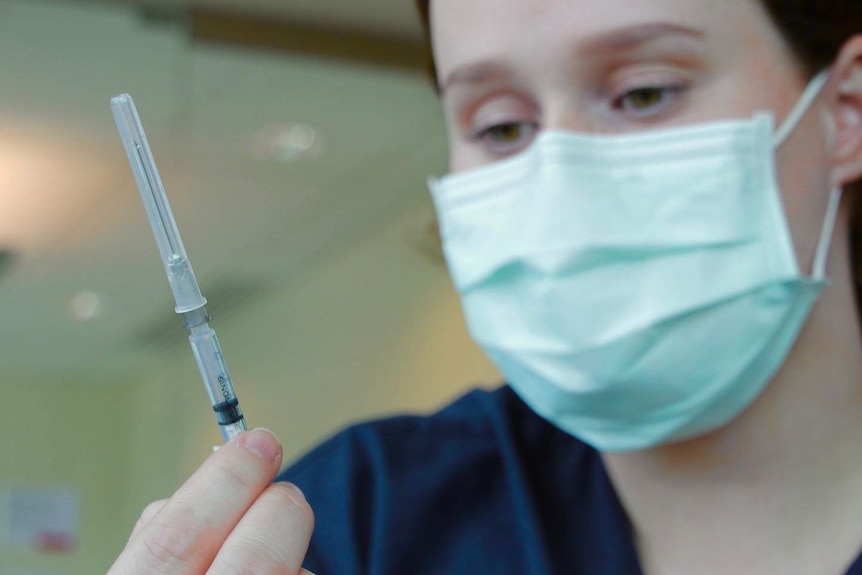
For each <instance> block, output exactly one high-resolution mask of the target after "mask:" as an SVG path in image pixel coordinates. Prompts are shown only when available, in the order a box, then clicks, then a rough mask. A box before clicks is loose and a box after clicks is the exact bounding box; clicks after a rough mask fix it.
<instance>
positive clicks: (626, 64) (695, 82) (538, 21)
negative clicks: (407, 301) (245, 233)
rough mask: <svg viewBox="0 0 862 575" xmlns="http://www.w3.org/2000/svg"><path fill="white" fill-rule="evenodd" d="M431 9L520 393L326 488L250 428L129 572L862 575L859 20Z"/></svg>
mask: <svg viewBox="0 0 862 575" xmlns="http://www.w3.org/2000/svg"><path fill="white" fill-rule="evenodd" d="M420 4H421V7H422V9H423V11H424V14H425V15H426V16H428V18H427V20H426V21H427V22H429V23H430V31H431V37H432V40H433V47H434V56H435V71H436V77H437V79H438V87H439V91H440V94H441V98H442V101H443V106H444V110H445V116H446V121H447V125H448V129H449V143H450V150H451V155H450V169H451V172H452V175H450V176H447V177H446V178H444V179H442V180H440V181H437V182H433V183H432V194H433V196H434V199H435V202H436V204H437V208H438V214H439V216H440V220H441V230H442V235H443V238H444V248H445V249H446V253H447V258H448V262H449V266H450V270H451V272H452V275H453V279H454V282H455V285H456V287H457V288H458V290H459V292H460V293H461V296H462V300H463V304H464V309H465V313H466V316H467V319H468V323H469V325H470V329H471V333H472V334H473V336H474V337H475V339H476V340H477V341H478V342H479V343H480V345H482V346H483V348H484V349H485V350H486V352H487V353H488V354H489V355H490V356H491V357H492V358H493V359H494V360H495V362H496V363H497V364H498V365H499V366H500V368H501V370H502V371H503V372H504V373H505V374H506V376H507V378H508V380H509V381H510V382H511V386H512V387H504V388H502V389H500V390H498V391H496V392H493V393H483V392H474V393H472V394H470V395H468V396H466V397H465V398H462V399H461V400H459V401H458V402H456V403H455V404H453V405H452V406H450V407H448V408H446V409H445V410H443V411H442V412H440V413H438V414H436V415H434V416H431V417H427V418H396V419H392V420H388V421H383V422H375V423H370V424H365V425H361V426H358V427H356V428H353V429H351V430H349V431H347V432H345V433H343V434H341V435H339V436H337V437H336V438H334V439H333V440H331V441H330V442H328V443H327V444H325V445H324V446H322V447H320V448H318V449H317V450H315V451H313V452H312V453H311V454H310V455H308V456H307V457H306V458H304V459H303V460H302V461H300V462H299V463H297V464H296V465H295V466H293V467H292V468H291V469H289V470H288V471H287V472H286V473H285V474H284V475H282V476H281V479H285V480H290V481H292V482H294V483H296V484H298V485H300V486H301V488H302V489H303V490H304V491H305V492H306V496H305V497H303V496H302V495H301V494H300V492H299V491H298V490H297V489H296V488H294V487H291V486H288V484H286V483H276V484H272V485H270V481H271V479H272V477H273V476H274V475H275V473H276V471H277V469H278V465H279V463H280V457H281V456H280V453H281V451H280V449H279V447H278V444H277V442H276V441H275V439H274V438H273V437H272V436H271V435H269V434H268V433H267V432H265V431H256V432H252V433H249V434H246V435H244V436H242V437H241V438H240V439H239V440H237V441H235V442H234V443H231V444H228V445H227V446H225V447H224V448H223V449H222V450H221V451H219V452H218V453H217V454H215V455H213V456H212V458H210V460H209V461H207V462H206V463H205V464H204V465H203V467H202V468H201V469H200V470H199V472H198V473H197V474H196V475H195V476H194V477H192V478H191V479H190V480H189V482H188V483H187V484H186V485H184V486H183V487H182V488H181V489H180V490H179V491H178V492H177V494H175V495H174V497H173V498H171V499H170V500H169V501H167V502H161V503H157V504H154V505H152V506H151V507H150V508H149V509H148V510H147V511H146V512H145V513H144V515H143V516H142V518H141V520H140V522H139V525H138V527H137V528H136V530H135V533H134V534H133V535H132V537H131V539H130V541H129V543H128V545H127V547H126V549H125V550H124V552H123V554H122V555H121V556H120V558H119V559H118V560H117V562H116V563H115V565H114V567H113V568H112V570H111V571H110V575H121V574H123V575H131V574H135V575H137V574H144V573H146V574H148V575H150V574H153V573H158V574H171V575H174V574H181V573H182V574H203V573H214V574H215V573H256V574H260V573H296V572H299V570H300V565H301V564H302V563H303V561H305V565H306V566H307V567H308V568H309V569H312V570H316V571H318V572H319V573H321V574H322V573H339V574H349V573H407V572H410V573H483V574H490V573H495V574H496V573H519V574H523V573H567V574H584V575H606V574H616V575H634V574H637V573H644V574H647V575H675V574H686V575H689V574H704V575H709V574H713V573H715V574H727V573H734V574H749V575H759V574H770V575H771V574H774V573H782V574H784V575H787V574H790V575H794V574H800V575H802V574H805V575H811V574H824V575H827V574H828V575H832V574H835V575H838V574H843V573H847V574H849V575H859V574H862V558H860V557H858V556H859V554H860V549H862V519H860V518H862V449H860V448H859V445H860V441H859V440H860V439H862V392H860V390H862V387H860V386H862V340H860V333H859V319H858V316H857V313H856V307H855V299H854V298H855V293H854V277H853V276H854V274H853V269H854V266H853V265H852V262H851V252H852V250H851V249H850V242H849V237H850V230H851V221H852V219H853V218H852V217H851V216H852V214H851V213H852V211H853V203H854V202H855V200H856V198H855V192H854V191H853V184H854V182H857V181H858V180H859V179H860V177H862V4H860V3H858V2H856V1H855V0H796V1H790V0H726V1H725V2H714V1H713V0H638V1H637V2H632V1H631V0H602V1H598V0H507V1H506V2H503V3H501V2H498V1H496V0H434V1H433V2H431V5H430V10H429V6H428V2H427V0H426V1H425V2H424V3H420ZM429 12H430V13H429ZM826 278H828V281H826ZM513 390H514V391H513ZM537 413H540V414H541V416H542V417H540V416H539V415H537ZM308 502H310V506H311V507H312V508H314V509H315V512H316V516H317V527H316V529H315V535H314V538H313V539H312V541H311V546H310V548H309V549H308V552H307V555H306V547H307V545H308V543H309V539H310V534H311V531H312V518H311V511H310V507H309V503H308ZM208 569H209V570H208Z"/></svg>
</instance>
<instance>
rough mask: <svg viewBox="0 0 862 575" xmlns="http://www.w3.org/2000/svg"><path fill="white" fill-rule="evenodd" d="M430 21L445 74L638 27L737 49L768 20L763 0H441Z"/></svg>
mask: <svg viewBox="0 0 862 575" xmlns="http://www.w3.org/2000/svg"><path fill="white" fill-rule="evenodd" d="M431 19H432V34H433V42H434V52H435V58H436V60H437V65H438V71H439V72H440V76H441V79H442V78H444V77H445V76H446V75H447V74H449V73H450V72H451V71H452V70H453V69H455V68H458V67H462V66H465V65H467V64H470V63H471V62H473V61H482V60H504V61H505V60H506V59H510V58H517V59H525V60H527V63H529V60H531V59H540V58H542V57H543V55H546V53H555V52H556V53H558V52H559V51H565V52H566V53H572V54H575V53H578V54H581V55H583V54H584V53H585V52H587V53H588V52H590V51H592V52H597V51H601V50H602V49H604V48H608V47H612V46H613V44H614V41H615V40H617V41H621V42H625V41H628V40H629V39H630V37H631V36H632V35H634V36H637V34H638V32H637V30H638V29H639V30H641V31H650V30H652V31H654V30H657V29H660V28H662V27H663V28H665V29H668V30H673V29H678V30H690V31H692V32H693V33H695V34H700V35H702V36H704V37H706V38H708V39H709V41H710V43H711V44H712V45H713V46H714V47H715V49H717V50H720V49H722V47H725V48H731V47H735V48H738V47H739V45H740V43H744V42H746V37H747V36H751V35H752V34H760V35H761V36H762V32H763V27H764V26H765V25H767V24H768V16H767V15H766V12H765V10H763V8H762V6H761V3H760V2H758V1H757V0H721V1H716V0H506V1H505V2H500V1H499V0H434V1H433V2H431ZM627 32H628V36H629V37H627Z"/></svg>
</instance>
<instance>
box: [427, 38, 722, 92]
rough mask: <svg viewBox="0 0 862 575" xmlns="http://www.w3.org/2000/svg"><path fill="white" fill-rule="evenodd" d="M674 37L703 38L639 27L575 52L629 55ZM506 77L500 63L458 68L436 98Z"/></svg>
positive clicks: (584, 44) (586, 42)
mask: <svg viewBox="0 0 862 575" xmlns="http://www.w3.org/2000/svg"><path fill="white" fill-rule="evenodd" d="M675 36H677V37H678V36H682V37H685V38H691V39H695V40H702V39H703V38H704V37H705V36H706V34H705V33H704V32H703V31H701V30H697V29H695V28H689V27H687V26H681V25H679V24H668V23H655V24H643V25H639V26H634V27H631V28H623V29H621V30H615V31H613V32H606V33H602V34H598V35H596V36H593V37H590V38H587V39H586V40H584V41H582V42H579V43H578V46H577V48H576V52H577V53H578V54H579V55H580V56H581V57H585V58H586V57H596V56H597V55H602V54H608V53H619V52H630V51H632V50H636V49H638V48H641V47H643V46H644V45H645V44H649V43H650V42H655V41H657V40H661V39H664V38H667V37H675ZM510 74H511V70H510V69H509V68H508V67H507V66H505V65H503V64H502V63H500V62H496V61H494V60H483V61H480V62H474V63H471V64H467V65H465V66H461V67H458V68H456V69H454V70H453V71H452V72H451V73H450V74H449V75H448V76H446V78H445V79H444V81H443V82H442V83H441V84H440V94H441V95H442V94H445V93H446V91H447V90H448V89H449V88H451V87H452V86H453V85H455V84H468V85H470V84H482V83H486V82H491V81H494V80H499V79H501V78H505V77H507V76H508V75H510Z"/></svg>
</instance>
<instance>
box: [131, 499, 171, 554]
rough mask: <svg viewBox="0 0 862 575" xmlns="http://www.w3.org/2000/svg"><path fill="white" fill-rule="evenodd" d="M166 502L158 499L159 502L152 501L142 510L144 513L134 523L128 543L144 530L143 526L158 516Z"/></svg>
mask: <svg viewBox="0 0 862 575" xmlns="http://www.w3.org/2000/svg"><path fill="white" fill-rule="evenodd" d="M167 502H168V500H167V499H160V500H159V501H153V502H152V503H150V504H149V505H147V507H146V508H145V509H144V512H143V513H141V517H140V519H138V522H137V523H135V528H134V529H132V534H131V535H129V541H131V540H132V539H134V538H135V536H136V535H137V534H138V533H140V532H141V529H143V528H144V526H145V525H148V524H149V523H150V521H152V520H153V517H155V516H156V515H158V513H159V511H161V510H162V507H164V506H165V504H166V503H167ZM127 545H128V544H127Z"/></svg>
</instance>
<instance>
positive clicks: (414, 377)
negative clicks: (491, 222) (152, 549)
mask: <svg viewBox="0 0 862 575" xmlns="http://www.w3.org/2000/svg"><path fill="white" fill-rule="evenodd" d="M415 222H416V220H415V219H414V218H407V219H405V220H404V221H403V222H402V223H400V224H398V225H395V226H392V227H390V228H388V229H385V230H381V231H380V232H379V233H377V234H375V236H374V237H373V238H370V239H369V240H368V241H366V242H363V243H361V244H359V245H356V246H354V247H352V248H351V249H350V250H349V251H347V252H345V253H342V254H340V255H339V256H338V257H335V258H332V259H330V260H329V261H327V262H325V263H324V264H322V265H320V266H319V267H318V268H317V269H316V270H314V272H313V273H312V274H310V275H309V276H308V277H306V278H305V279H303V280H302V281H298V282H297V283H296V284H295V285H293V286H292V287H291V289H289V290H285V291H284V293H282V294H280V295H279V296H278V297H276V298H273V299H269V300H268V301H267V304H266V306H260V307H256V306H252V307H248V308H246V309H244V310H242V312H241V313H239V314H237V316H236V317H234V318H229V319H228V320H226V321H218V319H217V318H216V319H215V320H214V321H213V327H215V328H216V329H217V331H218V333H219V337H220V339H221V341H222V345H223V347H224V350H225V354H226V358H227V361H228V364H229V366H230V368H231V371H232V373H233V377H234V379H235V382H236V387H237V392H238V395H239V397H240V400H241V401H242V404H243V407H244V409H245V411H246V415H247V417H248V420H249V422H250V424H251V425H253V426H265V427H269V428H271V429H272V430H274V431H275V432H276V433H277V434H278V435H279V436H280V437H281V438H282V440H283V441H284V444H285V452H286V460H287V461H289V460H291V459H293V458H295V457H296V456H298V455H299V454H300V453H302V452H304V451H305V450H307V449H308V448H310V447H311V446H312V445H313V444H315V443H317V442H318V441H320V440H321V439H323V438H325V437H326V436H328V435H330V434H331V433H333V432H335V431H336V430H337V429H339V428H341V427H342V426H344V425H346V424H348V423H350V422H353V421H356V420H359V419H364V418H368V417H375V416H379V415H383V414H388V413H392V412H400V411H404V410H409V411H425V410H431V409H434V408H436V407H438V406H439V405H441V404H443V403H445V402H447V401H449V400H450V399H451V398H453V397H455V396H457V395H459V394H461V393H463V392H464V391H465V390H466V389H467V388H469V387H472V386H474V385H476V384H479V383H484V384H493V383H494V382H496V381H497V380H498V378H497V375H496V372H495V370H494V368H493V367H492V366H491V365H490V364H489V363H488V362H487V361H486V360H485V359H484V357H483V356H482V355H481V354H480V353H479V352H478V351H477V350H476V348H475V347H474V346H473V345H472V343H471V342H470V341H469V338H468V336H467V334H466V330H465V328H464V325H463V321H462V319H461V314H460V307H459V304H458V301H457V298H456V296H455V294H454V293H453V291H452V288H451V285H450V282H449V279H448V276H447V275H446V273H445V270H444V269H443V268H442V267H441V266H439V265H437V264H434V263H432V262H430V261H429V260H427V259H425V258H424V256H423V255H421V253H420V251H419V250H417V249H416V247H415V246H414V245H413V243H412V240H411V238H412V237H413V233H414V231H415ZM203 287H204V292H206V289H205V287H206V286H203ZM0 392H2V393H3V396H4V400H5V401H7V402H8V403H7V404H8V405H13V406H15V409H14V410H13V411H12V413H10V414H6V416H5V417H4V418H2V419H0V432H2V433H3V438H4V439H3V441H2V443H0V462H2V467H0V484H5V483H8V482H12V481H14V482H20V483H23V484H30V483H35V484H41V483H43V482H53V481H59V482H62V483H64V484H66V485H69V486H71V487H73V488H76V489H79V490H80V492H81V493H82V494H83V498H84V501H83V503H84V505H83V523H84V525H83V535H82V547H81V549H80V552H79V553H78V554H77V555H75V556H74V557H72V558H71V559H69V558H39V557H31V556H26V555H21V554H12V553H10V552H9V551H8V550H3V549H0V575H6V574H5V573H4V568H5V569H11V568H12V567H34V568H35V567H42V568H46V569H47V568H51V569H52V570H51V571H47V572H48V573H52V574H53V571H56V572H57V574H58V575H93V574H97V573H103V572H104V571H105V570H106V569H107V567H108V565H109V564H110V562H111V560H112V559H113V557H114V556H115V555H116V553H117V552H118V551H119V550H120V549H121V547H122V544H123V542H124V540H125V536H126V533H128V531H129V530H130V529H131V526H132V524H133V522H134V520H135V518H136V517H137V514H138V513H139V512H140V510H141V509H142V508H143V507H144V506H145V505H146V503H147V502H148V501H151V500H154V499H158V498H162V497H166V496H168V495H170V493H171V492H172V491H173V490H174V489H175V488H176V486H178V485H179V484H180V482H181V481H182V480H183V478H184V477H186V476H187V475H188V474H189V473H191V472H192V471H193V469H194V468H195V467H196V466H197V465H198V464H199V463H200V462H201V461H202V460H203V459H204V458H205V457H206V456H207V455H208V453H209V452H210V449H211V446H212V445H213V444H214V443H217V442H218V441H219V434H218V430H217V427H216V426H215V423H214V419H213V417H212V415H211V412H210V409H209V407H208V404H207V400H206V395H205V392H204V390H203V386H202V384H201V382H200V378H199V376H198V375H197V372H196V367H195V365H194V362H193V360H192V355H191V351H190V350H189V349H186V348H185V347H184V348H182V349H179V350H176V351H175V352H174V353H172V354H171V356H169V357H160V358H154V360H153V366H152V372H151V373H148V374H146V375H145V376H142V377H140V378H138V380H136V381H129V382H126V383H125V384H118V385H117V386H115V387H106V386H100V387H93V386H91V385H88V384H72V383H64V384H40V383H39V382H25V381H20V380H13V381H3V382H0ZM61 568H62V569H61ZM63 569H65V570H63ZM35 573H40V572H39V571H35Z"/></svg>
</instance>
